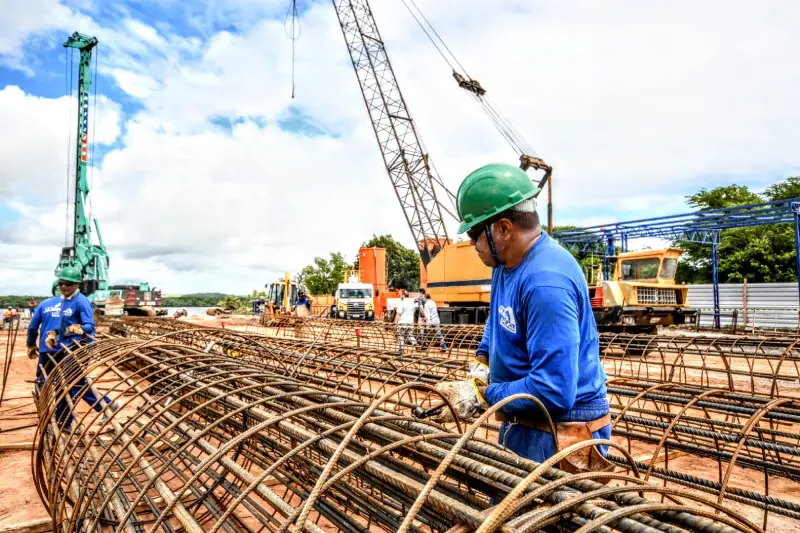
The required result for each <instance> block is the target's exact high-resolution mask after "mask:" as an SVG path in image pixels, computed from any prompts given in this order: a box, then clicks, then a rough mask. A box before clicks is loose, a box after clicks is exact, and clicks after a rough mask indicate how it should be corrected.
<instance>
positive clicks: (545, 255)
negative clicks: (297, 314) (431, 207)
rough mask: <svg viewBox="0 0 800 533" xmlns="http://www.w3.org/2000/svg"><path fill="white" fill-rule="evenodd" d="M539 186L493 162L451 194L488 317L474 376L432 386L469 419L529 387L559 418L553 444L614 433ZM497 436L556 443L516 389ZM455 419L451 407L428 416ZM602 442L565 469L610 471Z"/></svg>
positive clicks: (565, 259)
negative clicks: (483, 278)
mask: <svg viewBox="0 0 800 533" xmlns="http://www.w3.org/2000/svg"><path fill="white" fill-rule="evenodd" d="M538 193H539V189H538V188H537V187H535V186H534V185H533V183H532V182H531V180H530V178H529V177H528V175H527V174H525V172H524V171H523V170H521V169H520V168H518V167H515V166H512V165H504V164H491V165H486V166H484V167H481V168H479V169H477V170H475V171H474V172H472V173H471V174H469V175H468V176H467V177H466V178H465V179H464V181H463V183H462V184H461V186H460V188H459V190H458V194H457V209H458V214H459V217H460V219H461V225H460V227H459V231H458V232H459V233H464V232H467V235H468V237H469V238H470V241H471V243H472V244H473V245H474V246H475V250H476V251H477V253H478V256H479V257H480V259H481V260H482V261H483V263H484V264H485V265H487V266H490V267H492V285H491V299H490V304H489V318H488V319H487V322H486V325H485V329H484V335H483V338H482V340H481V342H480V345H479V347H478V349H477V352H476V359H475V360H473V361H471V362H470V378H471V379H470V380H469V381H457V382H445V383H442V384H440V385H439V386H437V388H438V389H439V390H440V391H441V392H442V393H443V394H444V395H445V396H446V397H447V398H448V400H450V401H451V403H452V404H453V405H454V406H455V408H456V410H457V412H456V416H458V417H459V418H461V419H463V420H469V419H471V418H473V417H475V416H477V415H478V414H479V413H481V412H483V411H484V410H485V409H487V408H488V407H489V406H490V405H494V404H496V403H498V402H500V401H501V400H503V399H504V398H507V397H509V396H513V395H515V394H520V393H525V394H529V395H531V396H533V397H535V398H537V399H538V400H539V401H541V402H542V404H543V405H544V407H545V408H546V409H547V411H548V413H549V415H550V417H551V418H552V420H553V422H554V423H555V425H556V440H557V441H558V449H563V448H564V447H566V446H569V445H571V444H574V443H576V442H580V441H585V440H590V439H593V438H600V439H609V438H610V437H611V419H610V414H609V413H610V409H609V403H608V398H607V393H606V375H605V372H604V370H603V366H602V362H601V361H600V346H599V339H598V333H597V325H596V323H595V320H594V315H593V314H592V309H591V306H590V301H589V292H588V286H587V284H586V280H585V278H584V276H583V272H582V271H581V269H580V266H579V265H578V263H577V261H576V260H575V259H574V258H573V257H572V255H571V254H570V253H569V252H568V251H567V250H566V249H564V248H563V247H561V246H560V245H559V244H558V243H557V242H556V241H555V240H553V239H552V238H551V237H550V236H548V235H547V234H546V233H544V232H543V231H542V227H541V224H540V221H539V217H538V214H537V212H536V204H535V196H536V195H537V194H538ZM495 416H496V419H497V420H498V421H500V422H502V423H501V426H500V432H499V433H500V434H499V440H500V442H501V443H502V444H503V445H504V446H505V447H507V448H508V449H510V450H511V451H513V452H514V453H516V454H517V455H520V456H522V457H525V458H528V459H531V460H533V461H536V462H543V461H545V460H546V459H547V458H549V457H551V456H552V455H554V454H555V453H556V452H557V451H558V449H557V448H556V444H555V443H554V439H553V435H552V432H551V429H550V426H549V424H547V422H546V417H545V416H544V413H542V411H541V408H540V407H539V406H538V405H537V404H535V403H534V402H532V401H530V400H525V399H518V400H515V401H513V402H510V403H508V404H506V405H505V406H503V407H501V408H500V410H499V411H497V412H496V413H495ZM433 419H434V420H438V421H440V422H446V421H451V420H452V415H451V414H450V411H449V410H448V409H446V408H445V409H443V410H441V411H440V412H439V414H438V415H437V416H435V417H433ZM607 451H608V449H607V446H599V447H594V446H592V447H588V448H585V449H583V450H581V451H580V452H578V453H577V454H573V455H572V456H570V457H569V458H567V459H565V460H563V461H561V464H560V465H559V468H561V469H562V470H567V471H571V472H583V471H587V470H602V471H608V470H610V469H612V468H613V465H612V464H611V463H609V462H608V461H607V460H606V459H605V456H606V454H607Z"/></svg>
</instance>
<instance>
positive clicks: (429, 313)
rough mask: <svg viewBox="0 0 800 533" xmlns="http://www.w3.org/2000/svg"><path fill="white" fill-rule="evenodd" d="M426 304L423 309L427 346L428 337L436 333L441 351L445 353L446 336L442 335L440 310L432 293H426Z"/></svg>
mask: <svg viewBox="0 0 800 533" xmlns="http://www.w3.org/2000/svg"><path fill="white" fill-rule="evenodd" d="M424 301H425V303H424V304H423V308H422V316H423V317H424V319H425V326H426V327H425V344H427V340H428V336H429V335H430V334H431V332H432V331H435V332H436V338H437V339H438V340H439V349H440V350H442V351H443V352H446V351H447V343H445V342H444V335H442V326H441V325H440V324H441V323H440V322H439V309H438V308H437V307H436V302H434V301H433V298H431V295H430V293H425V296H424Z"/></svg>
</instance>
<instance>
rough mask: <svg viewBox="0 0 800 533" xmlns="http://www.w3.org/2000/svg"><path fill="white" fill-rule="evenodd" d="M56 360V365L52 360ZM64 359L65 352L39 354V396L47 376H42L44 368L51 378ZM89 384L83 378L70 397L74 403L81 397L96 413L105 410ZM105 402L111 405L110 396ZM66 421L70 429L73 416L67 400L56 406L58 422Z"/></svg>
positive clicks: (37, 373) (70, 393)
mask: <svg viewBox="0 0 800 533" xmlns="http://www.w3.org/2000/svg"><path fill="white" fill-rule="evenodd" d="M51 358H52V360H55V363H54V362H53V361H52V360H51ZM62 359H64V352H56V353H50V352H39V362H38V364H37V365H36V391H37V394H38V392H39V391H41V390H42V386H43V385H44V382H45V376H44V374H42V367H44V370H45V373H46V374H47V375H48V376H49V375H50V373H51V372H53V369H54V368H55V365H56V364H58V363H59V362H61V360H62ZM73 362H74V363H76V364H77V361H75V360H73ZM88 386H89V384H88V382H87V381H86V378H81V379H80V381H78V382H77V383H76V384H75V385H74V386H73V387H72V388H71V389H70V391H69V395H70V397H71V398H72V401H73V402H75V401H76V397H77V396H79V395H80V398H82V399H83V401H85V402H86V403H88V404H89V405H90V406H91V407H92V408H93V409H94V410H95V411H97V412H100V411H102V410H103V404H101V403H100V402H98V400H97V396H95V395H94V392H92V389H90V388H88ZM83 388H85V390H84V391H83V394H81V389H83ZM103 401H105V403H107V404H110V403H111V400H110V399H109V398H108V396H103ZM64 420H66V425H65V426H64V427H66V428H68V427H70V426H71V425H72V420H73V418H72V415H71V414H70V411H69V405H68V404H67V400H66V398H64V399H62V400H61V401H60V402H58V405H57V406H56V421H57V422H58V423H59V425H61V423H62V422H64Z"/></svg>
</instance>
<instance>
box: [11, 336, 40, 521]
mask: <svg viewBox="0 0 800 533" xmlns="http://www.w3.org/2000/svg"><path fill="white" fill-rule="evenodd" d="M25 328H27V322H22V323H21V324H20V329H19V332H18V334H17V338H16V340H15V342H14V343H13V346H14V351H13V353H12V354H11V367H10V368H9V372H8V376H7V380H6V388H5V394H4V396H3V402H2V404H0V445H2V446H6V445H9V444H19V443H28V444H30V443H31V442H32V441H33V438H34V434H35V431H36V428H35V424H36V422H37V416H36V406H35V405H34V403H33V396H32V395H31V393H32V391H33V386H34V384H33V380H34V379H35V378H36V361H35V360H30V359H28V357H27V355H26V353H25V333H26V329H25ZM8 341H9V330H8V329H5V330H3V331H0V361H2V363H0V365H2V366H0V368H3V369H4V368H5V361H6V351H7V347H8V344H9V342H8ZM31 453H32V452H31V449H30V447H28V448H27V449H23V450H17V451H0V472H2V473H3V475H0V531H5V529H6V528H9V527H11V526H12V525H17V524H20V523H24V522H30V521H34V520H43V519H47V518H48V515H47V512H46V511H45V507H44V505H43V504H42V502H41V500H40V499H39V495H38V493H37V492H36V487H35V486H34V484H33V474H32V469H31ZM39 531H49V528H48V529H39Z"/></svg>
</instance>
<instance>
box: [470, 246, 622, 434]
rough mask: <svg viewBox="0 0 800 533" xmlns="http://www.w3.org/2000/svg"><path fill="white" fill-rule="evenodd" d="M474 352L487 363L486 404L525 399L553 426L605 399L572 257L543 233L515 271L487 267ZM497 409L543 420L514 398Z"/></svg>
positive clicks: (587, 307) (593, 333) (583, 289)
mask: <svg viewBox="0 0 800 533" xmlns="http://www.w3.org/2000/svg"><path fill="white" fill-rule="evenodd" d="M477 353H478V354H481V353H482V354H484V355H486V356H487V357H488V359H489V369H490V376H491V377H490V381H491V384H490V385H489V386H488V387H487V388H486V401H487V402H488V403H489V404H490V405H493V404H495V403H497V402H499V401H500V400H502V399H503V398H506V397H508V396H512V395H514V394H519V393H526V394H530V395H532V396H534V397H536V398H538V399H539V400H540V401H541V402H542V403H543V404H544V405H545V407H546V408H547V410H548V411H549V412H550V414H551V416H553V418H554V420H558V419H559V418H560V417H561V416H562V415H565V414H566V413H567V412H568V411H570V410H571V409H573V408H574V407H579V406H580V405H585V404H588V403H590V402H593V401H595V400H602V401H606V375H605V371H604V370H603V366H602V363H601V361H600V343H599V339H598V334H597V325H596V323H595V320H594V315H593V314H592V309H591V304H590V301H589V290H588V286H587V284H586V280H585V278H584V275H583V272H582V271H581V269H580V266H579V265H578V263H577V261H575V259H574V258H573V257H572V255H571V254H570V253H569V252H568V251H567V250H566V249H564V248H563V247H562V246H561V245H559V244H558V243H557V242H556V241H555V240H553V239H552V238H550V237H549V236H548V235H547V234H546V233H542V236H541V238H540V239H539V240H538V241H537V242H536V243H535V244H534V246H532V247H531V249H530V250H529V251H528V253H527V254H526V256H525V258H524V259H523V260H522V262H521V263H520V264H519V265H517V266H516V267H514V268H510V269H509V268H505V267H499V268H495V269H493V271H492V298H491V303H490V308H489V318H488V320H487V323H486V326H485V330H484V336H483V339H482V341H481V343H480V346H479V347H478V351H477ZM502 411H504V412H506V413H508V414H511V415H520V416H526V417H531V418H540V417H541V416H542V414H541V410H540V409H539V408H538V407H537V406H536V405H535V404H534V403H533V402H531V401H529V400H515V401H514V402H511V403H509V404H506V405H505V407H503V408H502Z"/></svg>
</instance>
